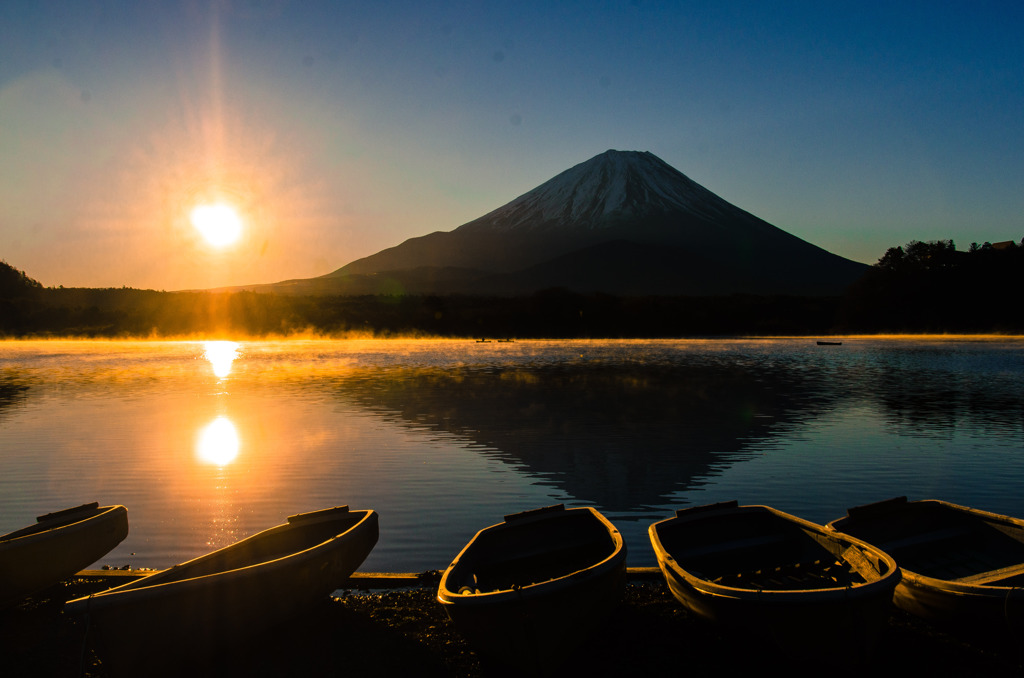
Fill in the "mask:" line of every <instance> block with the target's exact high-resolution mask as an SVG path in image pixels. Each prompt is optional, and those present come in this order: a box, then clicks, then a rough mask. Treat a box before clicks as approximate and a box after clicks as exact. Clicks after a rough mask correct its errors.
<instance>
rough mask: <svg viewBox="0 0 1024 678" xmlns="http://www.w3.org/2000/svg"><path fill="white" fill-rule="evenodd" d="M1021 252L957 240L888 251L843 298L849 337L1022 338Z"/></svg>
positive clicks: (1022, 247) (842, 322) (1023, 265)
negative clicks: (962, 246)
mask: <svg viewBox="0 0 1024 678" xmlns="http://www.w3.org/2000/svg"><path fill="white" fill-rule="evenodd" d="M1022 289H1024V245H1018V244H1017V243H1014V242H1012V241H1009V242H1002V243H996V244H995V245H993V244H991V243H985V244H983V245H978V244H977V243H972V244H971V247H970V248H969V249H968V250H967V251H966V252H963V251H958V250H957V249H956V247H955V246H954V244H953V241H952V240H937V241H931V242H921V241H919V240H913V241H911V242H909V243H907V245H906V246H905V247H891V248H889V250H888V251H886V253H885V254H884V255H883V256H882V258H881V259H879V260H878V263H876V264H875V265H874V266H872V267H871V268H870V269H869V270H868V272H867V273H866V274H865V275H864V277H863V278H861V279H860V280H859V281H858V282H857V283H855V284H854V285H853V286H852V287H851V288H850V290H849V291H848V293H847V295H846V297H845V298H844V303H843V307H842V309H841V311H840V316H839V319H838V323H839V324H840V325H841V326H842V328H843V329H845V330H847V331H870V332H1020V331H1022V330H1024V311H1022V309H1021V290H1022Z"/></svg>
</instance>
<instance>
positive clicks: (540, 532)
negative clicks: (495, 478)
mask: <svg viewBox="0 0 1024 678" xmlns="http://www.w3.org/2000/svg"><path fill="white" fill-rule="evenodd" d="M625 579H626V547H625V544H624V542H623V539H622V535H621V534H619V531H618V530H617V529H615V527H614V526H613V525H612V524H611V523H610V522H608V520H607V519H606V518H605V517H604V516H603V515H601V514H600V513H599V512H598V511H596V510H595V509H593V508H590V507H583V508H571V509H566V508H565V507H564V506H563V505H561V504H559V505H556V506H549V507H545V508H541V509H535V510H533V511H525V512H523V513H518V514H513V515H509V516H505V522H503V523H499V524H497V525H492V526H491V527H488V528H485V529H483V530H480V531H479V532H477V534H476V536H474V537H473V539H472V540H470V542H469V543H468V544H467V545H466V547H465V548H463V549H462V551H461V552H460V553H459V555H458V556H457V557H456V558H455V560H454V561H453V562H452V564H451V565H450V566H449V567H448V569H447V570H445V572H444V575H443V576H442V577H441V584H440V587H439V589H438V595H437V598H438V600H439V601H440V602H441V604H442V605H443V606H444V609H445V611H446V612H447V613H448V616H449V618H450V619H451V620H452V623H453V624H455V627H456V628H457V629H458V630H459V632H460V633H462V635H463V636H464V637H465V638H466V640H467V641H468V642H469V643H470V644H471V645H473V646H474V648H475V649H476V650H477V651H478V652H479V653H480V654H481V656H482V657H484V659H485V661H493V662H501V663H502V664H504V665H505V666H506V667H510V668H516V669H518V670H522V671H526V672H529V673H544V672H546V671H548V670H549V669H551V668H553V667H554V666H557V665H558V664H559V663H560V662H561V661H562V660H564V659H565V658H566V656H567V655H568V654H569V653H570V652H571V651H572V650H573V649H574V648H575V647H576V646H577V645H578V644H579V643H580V642H581V641H582V640H583V639H584V638H585V637H586V636H587V635H588V634H589V633H590V632H591V631H592V630H593V629H594V628H595V627H596V625H597V624H599V623H600V622H601V620H602V619H603V618H605V617H606V616H607V614H608V613H609V612H610V611H611V610H612V609H613V608H614V606H615V605H616V604H618V602H619V601H620V600H621V597H622V592H623V590H624V588H625Z"/></svg>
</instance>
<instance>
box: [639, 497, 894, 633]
mask: <svg viewBox="0 0 1024 678" xmlns="http://www.w3.org/2000/svg"><path fill="white" fill-rule="evenodd" d="M649 534H650V538H651V543H652V545H653V546H654V552H655V555H656V556H657V558H658V565H659V566H660V567H661V571H662V574H664V576H665V581H666V582H667V584H668V587H669V589H670V590H671V592H672V594H673V595H674V596H675V597H676V598H677V599H678V600H679V601H680V602H681V603H682V604H683V605H684V606H685V607H686V608H687V609H689V610H690V611H692V612H694V613H696V614H697V615H700V616H701V617H704V618H706V619H709V620H712V621H715V622H719V623H722V624H725V625H729V626H732V627H736V628H743V629H746V630H748V631H752V632H754V633H756V634H757V635H758V636H759V637H763V638H771V639H772V640H774V641H775V643H776V645H777V646H779V647H781V648H783V649H793V648H800V649H801V651H802V650H803V649H805V648H814V647H819V648H824V647H830V645H829V643H832V644H835V643H841V644H842V647H844V648H845V651H847V652H849V651H851V650H856V651H859V652H864V653H866V652H868V651H870V649H871V647H872V645H873V644H874V640H875V636H876V634H877V632H878V630H879V628H880V626H881V625H882V624H884V623H885V621H886V619H887V613H888V610H889V606H890V604H891V601H892V594H893V589H895V587H896V584H897V582H898V581H899V570H898V568H897V567H896V563H895V561H894V560H893V559H892V558H891V557H889V556H888V555H887V554H886V553H884V552H883V551H881V550H880V549H877V548H875V547H873V546H870V545H868V544H866V543H864V542H862V541H860V540H857V539H853V538H851V537H846V536H843V535H837V534H835V533H833V532H830V531H828V530H826V529H825V527H824V526H822V525H817V524H815V523H812V522H809V521H807V520H803V519H801V518H797V517H795V516H791V515H789V514H786V513H783V512H781V511H778V510H776V509H773V508H770V507H768V506H739V505H738V504H737V502H735V501H730V502H723V503H720V504H712V505H709V506H700V507H695V508H690V509H681V510H679V511H676V516H675V517H674V518H669V519H667V520H662V521H660V522H657V523H654V524H653V525H651V527H650V528H649ZM831 646H834V645H831Z"/></svg>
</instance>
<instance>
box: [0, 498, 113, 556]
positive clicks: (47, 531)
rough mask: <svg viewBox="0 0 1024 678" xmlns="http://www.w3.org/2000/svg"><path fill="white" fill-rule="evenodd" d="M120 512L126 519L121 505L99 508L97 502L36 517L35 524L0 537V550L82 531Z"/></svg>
mask: <svg viewBox="0 0 1024 678" xmlns="http://www.w3.org/2000/svg"><path fill="white" fill-rule="evenodd" d="M69 512H70V513H69ZM122 512H123V513H124V515H125V516H126V517H127V515H128V509H127V508H125V507H124V506H123V505H121V504H110V505H109V506H99V503H98V502H92V503H89V504H82V505H81V506H75V507H71V508H67V509H63V510H61V511H55V512H53V513H48V514H46V515H42V516H39V517H37V518H36V521H37V522H36V523H34V524H32V525H26V526H25V527H20V528H18V529H16V530H12V531H11V532H8V533H7V534H4V535H0V548H3V547H4V546H7V545H16V544H19V543H24V542H22V540H29V539H31V538H33V537H42V536H49V535H53V534H56V533H59V532H63V531H69V532H70V531H72V530H78V529H82V526H83V525H85V524H88V523H95V521H97V520H101V519H102V520H106V519H109V518H112V517H114V516H115V515H116V514H120V513H122ZM63 518H68V519H69V520H62V519H63ZM50 523H53V524H50Z"/></svg>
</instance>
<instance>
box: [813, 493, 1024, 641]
mask: <svg viewBox="0 0 1024 678" xmlns="http://www.w3.org/2000/svg"><path fill="white" fill-rule="evenodd" d="M828 527H829V528H830V529H833V530H835V531H838V532H841V533H844V534H849V535H853V536H855V537H858V538H860V539H863V540H865V541H868V542H870V543H872V544H875V545H876V546H878V547H879V548H882V549H885V550H886V551H887V552H889V553H890V554H891V555H892V556H893V558H895V559H896V562H897V564H898V565H899V566H900V568H901V570H902V572H903V576H902V579H901V581H900V585H899V586H898V587H897V588H896V594H895V597H894V602H895V604H896V605H897V606H898V607H899V608H901V609H903V610H905V611H907V612H909V613H911V614H914V615H916V616H919V617H921V618H923V619H926V620H929V621H932V622H936V623H939V624H944V625H954V626H956V625H960V626H970V627H972V628H975V629H977V630H979V631H981V630H992V629H1000V628H1002V629H1005V630H1009V631H1010V632H1011V633H1014V634H1017V635H1019V634H1020V633H1021V632H1024V588H1021V587H1022V586H1024V520H1021V519H1018V518H1012V517H1010V516H1004V515H1000V514H996V513H990V512H988V511H981V510H979V509H973V508H969V507H966V506H960V505H957V504H952V503H949V502H945V501H940V500H935V499H928V500H919V501H907V500H906V498H905V497H898V498H896V499H890V500H886V501H883V502H877V503H875V504H869V505H866V506H862V507H854V508H851V509H850V510H849V511H848V512H847V516H846V517H844V518H840V519H838V520H834V521H832V522H830V523H829V524H828Z"/></svg>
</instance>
